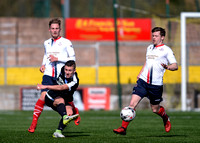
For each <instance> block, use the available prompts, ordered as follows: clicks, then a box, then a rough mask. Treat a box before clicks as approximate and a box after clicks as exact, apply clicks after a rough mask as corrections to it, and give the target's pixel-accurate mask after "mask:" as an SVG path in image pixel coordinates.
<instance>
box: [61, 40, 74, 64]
mask: <svg viewBox="0 0 200 143" xmlns="http://www.w3.org/2000/svg"><path fill="white" fill-rule="evenodd" d="M65 44H66V48H65V52H66V54H67V55H63V56H59V57H58V61H61V62H64V63H65V62H67V61H69V60H72V61H76V58H75V51H74V48H73V45H72V43H71V42H70V41H67V42H66V43H65Z"/></svg>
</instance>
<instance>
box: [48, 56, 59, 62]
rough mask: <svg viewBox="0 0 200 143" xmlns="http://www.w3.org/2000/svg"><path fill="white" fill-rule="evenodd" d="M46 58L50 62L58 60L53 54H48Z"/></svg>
mask: <svg viewBox="0 0 200 143" xmlns="http://www.w3.org/2000/svg"><path fill="white" fill-rule="evenodd" d="M48 59H49V61H50V62H56V61H58V58H57V57H55V56H54V55H49V57H48Z"/></svg>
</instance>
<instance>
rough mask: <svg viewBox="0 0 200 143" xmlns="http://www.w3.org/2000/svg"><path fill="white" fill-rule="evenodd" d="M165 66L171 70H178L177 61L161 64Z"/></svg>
mask: <svg viewBox="0 0 200 143" xmlns="http://www.w3.org/2000/svg"><path fill="white" fill-rule="evenodd" d="M161 65H162V66H163V68H165V69H167V70H170V71H175V70H178V64H177V63H172V64H170V65H166V64H161Z"/></svg>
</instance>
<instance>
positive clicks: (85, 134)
mask: <svg viewBox="0 0 200 143" xmlns="http://www.w3.org/2000/svg"><path fill="white" fill-rule="evenodd" d="M63 135H64V136H65V137H81V136H82V137H83V136H90V133H89V132H63Z"/></svg>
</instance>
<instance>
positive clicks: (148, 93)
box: [132, 79, 163, 105]
mask: <svg viewBox="0 0 200 143" xmlns="http://www.w3.org/2000/svg"><path fill="white" fill-rule="evenodd" d="M162 93H163V85H151V84H148V83H146V82H145V81H143V80H142V79H138V81H137V84H136V86H135V87H134V88H133V92H132V94H137V95H138V96H140V97H141V98H144V97H147V98H148V99H149V100H150V103H151V104H152V105H158V104H160V102H162V101H163V98H162Z"/></svg>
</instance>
